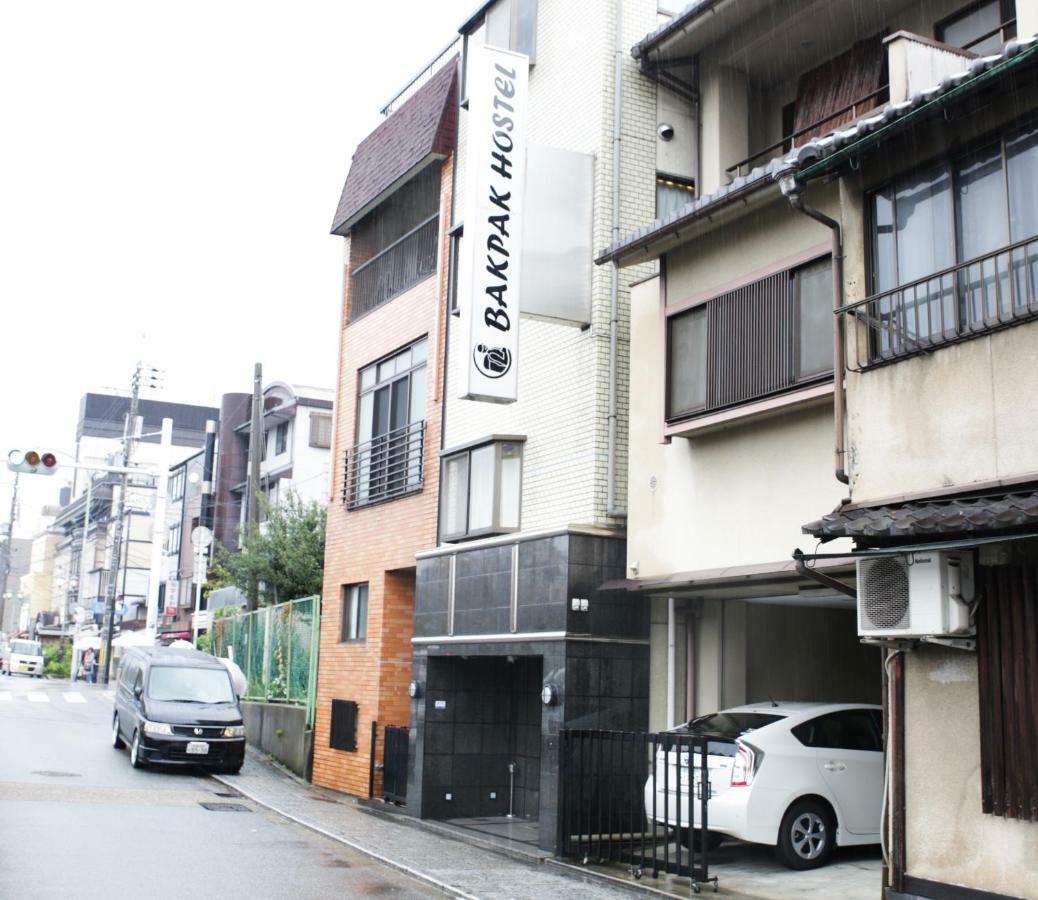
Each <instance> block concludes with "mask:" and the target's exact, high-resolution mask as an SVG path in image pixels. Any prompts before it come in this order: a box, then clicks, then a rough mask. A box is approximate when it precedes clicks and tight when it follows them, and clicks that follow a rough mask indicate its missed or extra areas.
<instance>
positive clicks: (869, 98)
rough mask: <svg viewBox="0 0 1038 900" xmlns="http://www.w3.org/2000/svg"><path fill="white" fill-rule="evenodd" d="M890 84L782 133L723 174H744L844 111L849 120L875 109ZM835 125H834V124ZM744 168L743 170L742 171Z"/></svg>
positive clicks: (733, 175)
mask: <svg viewBox="0 0 1038 900" xmlns="http://www.w3.org/2000/svg"><path fill="white" fill-rule="evenodd" d="M889 92H890V86H889V85H886V84H884V85H883V86H882V87H879V88H876V90H874V91H872V92H870V93H868V94H865V95H864V96H862V97H858V99H856V100H852V101H851V102H850V103H848V104H847V105H846V106H842V107H840V109H837V110H835V111H833V112H831V113H829V115H827V116H824V117H823V118H821V119H818V120H817V121H815V122H812V123H811V124H810V125H805V126H804V127H803V128H800V129H798V130H797V131H794V132H793V133H792V134H787V135H783V136H782V137H781V138H779V140H777V141H775V143H774V144H770V145H769V146H767V147H765V148H764V149H763V150H758V151H757V152H756V153H754V154H753V155H752V156H747V157H746V159H741V160H739V162H737V163H735V164H734V165H731V166H729V167H728V168H727V169H725V170H724V171H725V174H726V175H727V176H728V177H729V178H735V177H736V176H737V175H745V174H747V173H748V172H750V171H751V169H752V168H753V165H752V164H753V163H754V162H755V161H757V160H759V159H762V158H763V160H764V161H765V162H766V161H767V160H768V159H771V157H772V156H773V155H775V151H776V150H780V151H781V150H784V149H785V148H786V145H787V144H788V145H789V146H790V147H794V146H796V143H795V142H796V139H797V138H799V137H803V136H804V135H805V134H808V133H809V132H812V131H814V130H815V129H816V128H818V127H820V126H821V125H824V124H825V123H826V122H831V121H833V119H838V118H839V117H840V116H842V115H845V114H846V113H850V114H851V120H852V121H853V120H854V119H856V118H858V116H859V114H860V115H864V114H865V113H866V112H868V111H869V110H872V109H875V108H876V107H877V106H878V105H879V104H880V103H881V102H883V99H884V95H889ZM866 104H868V105H867V106H866ZM834 127H835V126H834ZM744 169H745V171H743V170H744Z"/></svg>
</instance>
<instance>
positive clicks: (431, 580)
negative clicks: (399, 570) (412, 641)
mask: <svg viewBox="0 0 1038 900" xmlns="http://www.w3.org/2000/svg"><path fill="white" fill-rule="evenodd" d="M450 571H451V564H450V558H449V557H447V556H434V557H432V558H430V559H420V560H418V561H417V565H416V566H415V609H414V633H415V636H416V637H433V636H435V635H441V634H446V633H447V606H448V601H449V597H450Z"/></svg>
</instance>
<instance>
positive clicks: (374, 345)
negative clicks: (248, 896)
mask: <svg viewBox="0 0 1038 900" xmlns="http://www.w3.org/2000/svg"><path fill="white" fill-rule="evenodd" d="M451 166H452V164H451V161H450V160H448V161H447V162H446V163H444V165H443V169H442V173H441V177H442V181H441V194H440V260H439V265H438V266H437V270H436V275H435V276H434V277H432V278H428V279H426V280H425V281H423V282H422V283H421V284H418V285H416V286H415V287H414V288H412V289H411V290H409V291H407V292H406V293H404V294H401V295H400V296H398V297H395V298H394V299H392V300H390V301H389V302H388V303H386V304H384V305H382V306H380V307H378V308H377V309H375V310H373V311H372V312H370V313H368V314H367V315H365V316H362V317H361V318H359V319H357V320H356V321H354V322H352V323H351V322H349V321H348V317H347V315H346V310H347V309H348V306H349V300H350V298H349V282H350V279H349V261H350V249H349V241H348V239H347V246H346V255H345V259H346V271H345V278H344V289H343V318H342V322H343V325H342V336H341V342H340V349H339V373H338V381H337V389H336V401H335V410H336V414H335V416H336V418H335V437H334V441H333V447H332V488H331V494H330V496H329V503H328V530H327V541H326V550H325V561H324V589H323V592H322V616H321V653H320V662H319V667H318V680H317V720H316V724H315V734H314V771H313V780H314V783H315V784H320V785H324V786H326V787H331V788H334V789H336V790H340V791H346V792H348V793H351V794H356V795H359V796H367V795H368V778H369V771H370V762H371V759H370V756H371V744H370V741H371V722H372V721H377V722H379V723H381V724H386V725H406V724H408V714H409V706H408V701H409V698H408V696H407V684H408V682H409V681H410V680H411V675H410V673H411V636H412V629H413V621H414V565H415V559H414V555H415V552H416V551H417V550H419V549H421V548H424V547H428V546H430V545H432V544H434V543H435V542H436V511H437V500H438V492H439V474H440V472H439V450H440V414H441V398H442V391H441V387H442V379H443V354H444V345H443V328H442V322H443V316H444V313H445V302H446V284H447V272H446V261H447V234H446V232H447V227H448V226H447V223H448V222H449V217H450V201H451ZM423 335H428V339H429V353H428V360H427V363H426V366H427V377H426V392H427V393H426V425H425V429H426V430H425V445H424V447H425V450H424V458H423V466H424V472H423V474H424V487H423V489H422V491H421V492H420V493H418V494H412V495H408V496H405V497H402V498H399V499H397V500H391V501H389V502H385V503H380V504H377V505H374V506H369V507H362V508H359V509H354V510H352V511H348V510H347V509H346V507H345V505H344V504H343V502H342V486H343V477H344V468H343V459H344V455H345V453H346V452H347V451H348V450H349V449H350V448H352V447H353V445H354V444H355V443H356V434H357V423H356V408H357V392H358V372H359V370H360V369H361V368H363V367H364V366H366V365H367V364H368V363H370V362H373V361H374V360H376V359H379V358H381V357H383V356H385V355H387V354H389V353H392V352H393V351H394V350H397V349H399V348H401V347H404V346H406V345H408V344H410V343H412V342H413V341H415V340H417V339H419V338H421V337H422V336H423ZM361 582H367V584H368V625H367V639H366V640H365V641H361V642H348V643H342V642H340V640H339V637H340V628H341V623H342V597H341V594H342V586H343V585H347V584H357V583H361ZM333 699H341V700H353V701H355V702H356V703H357V704H358V707H359V709H358V727H357V750H356V752H346V751H341V750H333V749H331V748H330V747H329V746H328V740H329V730H330V719H331V701H332V700H333ZM377 754H381V746H380V747H379V749H378V751H377ZM377 790H378V785H377V783H376V791H377Z"/></svg>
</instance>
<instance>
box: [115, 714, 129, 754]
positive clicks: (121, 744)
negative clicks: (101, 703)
mask: <svg viewBox="0 0 1038 900" xmlns="http://www.w3.org/2000/svg"><path fill="white" fill-rule="evenodd" d="M112 746H113V747H115V749H116V750H122V749H123V747H125V746H126V742H125V741H123V739H122V735H120V734H119V713H116V714H115V715H114V716H112Z"/></svg>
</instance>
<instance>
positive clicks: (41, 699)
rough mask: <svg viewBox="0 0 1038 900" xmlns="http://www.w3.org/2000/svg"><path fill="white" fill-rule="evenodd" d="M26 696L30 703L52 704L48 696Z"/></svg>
mask: <svg viewBox="0 0 1038 900" xmlns="http://www.w3.org/2000/svg"><path fill="white" fill-rule="evenodd" d="M25 696H26V698H27V699H28V700H29V702H30V703H50V697H49V696H48V695H47V694H26V695H25Z"/></svg>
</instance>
